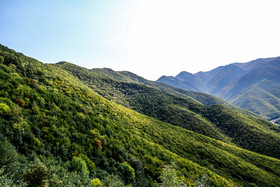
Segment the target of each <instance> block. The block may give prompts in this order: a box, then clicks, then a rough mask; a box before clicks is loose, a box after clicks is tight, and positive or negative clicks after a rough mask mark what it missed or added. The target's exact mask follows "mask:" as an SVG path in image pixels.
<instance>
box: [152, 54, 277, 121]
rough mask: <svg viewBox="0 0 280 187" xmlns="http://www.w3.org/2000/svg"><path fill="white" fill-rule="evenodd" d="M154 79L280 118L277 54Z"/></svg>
mask: <svg viewBox="0 0 280 187" xmlns="http://www.w3.org/2000/svg"><path fill="white" fill-rule="evenodd" d="M157 81H158V82H163V83H167V84H170V85H172V86H176V87H179V88H183V89H187V90H192V91H198V92H205V93H209V94H212V95H215V96H218V97H220V98H223V99H225V100H226V101H229V102H231V103H233V104H235V105H237V106H239V107H241V108H244V109H247V110H250V111H252V112H255V113H257V114H259V115H261V116H263V117H265V118H266V119H269V120H271V119H275V118H279V117H280V105H279V103H280V89H279V88H280V57H276V58H265V59H257V60H253V61H250V62H248V63H233V64H229V65H226V66H220V67H218V68H216V69H213V70H211V71H208V72H198V73H195V74H191V73H188V72H185V71H183V72H181V73H179V74H178V75H177V76H176V77H172V76H162V77H160V78H159V79H158V80H157Z"/></svg>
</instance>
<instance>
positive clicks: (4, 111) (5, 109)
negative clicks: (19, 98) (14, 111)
mask: <svg viewBox="0 0 280 187" xmlns="http://www.w3.org/2000/svg"><path fill="white" fill-rule="evenodd" d="M10 113H11V109H10V107H9V106H8V105H6V104H5V103H0V115H1V116H5V115H9V114H10Z"/></svg>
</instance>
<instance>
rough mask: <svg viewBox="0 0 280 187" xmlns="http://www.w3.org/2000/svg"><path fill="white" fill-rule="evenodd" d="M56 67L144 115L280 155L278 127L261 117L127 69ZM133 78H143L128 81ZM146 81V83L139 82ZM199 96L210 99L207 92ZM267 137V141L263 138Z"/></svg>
mask: <svg viewBox="0 0 280 187" xmlns="http://www.w3.org/2000/svg"><path fill="white" fill-rule="evenodd" d="M56 66H59V67H61V68H63V69H65V70H67V71H68V72H69V73H71V74H72V75H74V76H75V77H77V78H79V79H80V80H81V81H83V82H84V83H85V84H86V85H88V86H89V87H90V88H92V89H93V90H94V91H96V92H97V93H99V94H100V95H102V96H103V97H105V98H107V99H109V100H112V101H114V102H117V103H119V104H122V105H124V106H125V107H129V108H130V109H133V110H136V111H138V112H140V113H142V114H145V115H148V116H151V117H153V118H156V119H159V120H161V121H164V122H168V123H171V124H173V125H176V126H180V127H183V128H185V129H188V130H192V131H194V132H197V133H200V134H203V135H207V136H209V137H211V138H215V139H218V140H221V141H224V142H227V143H233V144H235V145H238V146H240V147H243V148H246V149H249V150H252V151H255V152H258V153H261V154H265V155H268V156H274V157H276V158H279V157H280V152H278V151H276V149H275V148H276V147H279V146H280V137H279V127H278V126H276V125H273V124H270V123H268V122H266V121H265V120H261V119H260V118H258V117H254V116H252V115H250V116H246V115H243V114H241V113H238V112H236V111H234V110H232V109H230V108H227V107H225V106H222V105H216V106H212V105H209V106H206V105H202V104H201V103H199V102H197V101H195V100H194V99H193V98H190V97H189V96H187V95H181V93H183V92H181V93H178V94H176V93H177V92H176V91H174V90H172V92H171V91H170V90H169V89H171V87H169V88H168V90H166V87H164V86H165V85H164V86H161V85H159V84H158V83H154V82H151V81H146V80H145V79H143V78H137V76H136V75H133V74H130V76H127V74H128V72H124V73H125V74H126V76H125V75H124V73H123V72H120V73H119V72H114V71H113V70H108V69H104V70H103V71H102V70H101V69H98V70H88V69H85V68H81V67H79V66H76V65H73V64H70V63H59V64H57V65H56ZM96 71H98V73H96ZM108 71H110V75H113V76H110V75H109V74H108V73H107V72H108ZM119 77H122V79H119ZM112 78H114V79H112ZM116 79H118V80H125V81H118V80H116ZM132 80H141V81H138V83H133V82H127V81H132ZM135 82H136V81H135ZM145 82H146V85H143V84H139V83H145ZM154 84H156V85H154ZM193 93H196V92H193ZM197 95H200V96H201V98H207V99H208V98H210V99H211V96H208V97H206V94H198V93H197ZM207 99H206V100H207ZM214 99H216V98H214ZM200 100H202V99H200ZM215 101H219V100H218V99H217V100H215ZM221 103H222V102H221ZM214 104H215V103H214ZM264 138H265V139H266V140H267V141H263V139H264ZM279 148H280V147H279ZM272 152H273V154H272Z"/></svg>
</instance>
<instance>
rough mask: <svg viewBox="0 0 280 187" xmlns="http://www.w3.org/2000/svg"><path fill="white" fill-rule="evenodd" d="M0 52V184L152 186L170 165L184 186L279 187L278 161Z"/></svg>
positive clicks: (64, 74)
mask: <svg viewBox="0 0 280 187" xmlns="http://www.w3.org/2000/svg"><path fill="white" fill-rule="evenodd" d="M0 49H1V51H0V67H1V68H0V87H1V89H0V116H1V118H0V132H1V133H0V142H1V144H0V150H1V151H0V154H1V156H0V181H1V184H3V185H8V186H12V185H16V186H27V185H28V186H47V185H50V186H81V185H87V186H90V185H91V186H92V185H93V184H98V183H99V184H100V179H101V180H102V182H103V183H104V185H105V186H108V185H109V182H110V184H112V182H113V183H117V184H119V185H120V184H121V183H123V182H124V183H126V184H132V185H133V186H152V185H153V183H154V180H158V177H159V175H160V173H161V171H162V170H164V167H163V166H164V165H169V164H171V162H173V163H174V165H175V169H176V170H177V173H178V174H177V175H179V177H180V178H181V179H182V182H184V183H186V184H188V185H192V186H194V185H195V184H196V182H197V181H198V182H199V184H201V182H204V183H203V185H210V186H247V185H248V186H249V185H258V186H277V185H278V184H279V183H280V178H279V176H280V169H279V168H280V160H278V159H275V158H270V157H267V156H263V155H260V154H257V153H254V152H250V151H247V150H244V149H241V148H238V147H236V146H233V145H229V144H226V143H224V142H221V141H217V140H215V139H211V138H209V137H206V136H203V135H200V134H197V133H194V132H192V131H188V130H185V129H183V128H180V127H175V126H173V125H170V124H168V123H164V122H161V121H159V120H156V119H153V118H151V117H147V116H144V115H142V114H139V113H137V112H135V111H132V110H129V109H127V108H124V107H122V106H120V105H117V104H114V103H112V102H109V101H108V100H106V99H104V98H102V97H100V96H99V95H97V94H96V93H95V92H94V91H93V90H92V89H91V88H89V87H88V86H87V85H85V84H83V82H81V81H80V80H79V79H77V78H75V77H73V76H72V75H71V74H69V73H68V72H66V71H64V70H63V69H61V68H58V67H55V66H53V65H47V64H42V63H40V62H38V61H36V60H34V59H32V58H28V57H25V56H23V55H22V54H20V53H16V52H14V51H12V50H9V49H8V48H6V47H4V46H0ZM210 108H211V107H209V109H210ZM215 108H218V109H222V111H218V110H217V113H219V114H221V112H225V110H229V109H227V108H220V106H216V107H215ZM210 110H211V111H212V109H210ZM209 116H210V117H212V116H216V115H209ZM220 117H222V116H220ZM233 117H236V116H233ZM217 118H218V116H216V117H215V118H214V119H211V120H217ZM222 118H223V119H225V120H226V118H224V117H222ZM276 150H277V149H276ZM7 158H8V159H7ZM33 160H34V161H33ZM205 178H206V179H207V180H205ZM202 179H203V180H202ZM108 181H109V182H108ZM158 182H160V181H159V180H158Z"/></svg>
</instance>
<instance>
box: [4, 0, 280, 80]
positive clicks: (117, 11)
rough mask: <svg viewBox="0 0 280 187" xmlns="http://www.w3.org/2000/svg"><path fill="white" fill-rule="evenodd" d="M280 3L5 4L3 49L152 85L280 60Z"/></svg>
mask: <svg viewBox="0 0 280 187" xmlns="http://www.w3.org/2000/svg"><path fill="white" fill-rule="evenodd" d="M279 8H280V3H279V1H277V0H234V1H232V0H211V1H209V0H196V1H195V0H79V1H78V0H48V1H40V0H25V1H20V0H0V23H1V29H0V43H1V44H3V45H6V46H8V47H10V48H12V49H14V50H16V51H20V52H22V53H24V54H26V55H28V56H31V57H34V58H36V59H38V60H40V61H42V62H46V63H54V62H58V61H62V60H65V61H69V62H72V63H74V64H77V65H80V66H83V67H86V68H102V67H108V68H112V69H114V70H128V71H131V72H134V73H136V74H138V75H140V76H143V77H145V78H147V79H151V80H156V79H157V78H159V77H160V76H161V75H176V74H178V73H179V72H180V71H183V70H184V71H189V72H192V73H195V72H197V71H207V70H210V69H212V68H215V67H217V66H220V65H225V64H229V63H233V62H247V61H249V60H253V59H255V58H261V57H274V56H280V51H279V49H280V35H279V33H280V26H279V19H280V11H279Z"/></svg>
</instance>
